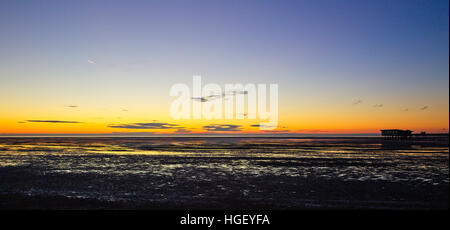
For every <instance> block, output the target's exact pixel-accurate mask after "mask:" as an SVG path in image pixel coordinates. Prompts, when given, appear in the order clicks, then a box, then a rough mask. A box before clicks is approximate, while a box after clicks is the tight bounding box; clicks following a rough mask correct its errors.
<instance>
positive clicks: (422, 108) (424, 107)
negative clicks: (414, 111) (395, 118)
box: [420, 105, 428, 110]
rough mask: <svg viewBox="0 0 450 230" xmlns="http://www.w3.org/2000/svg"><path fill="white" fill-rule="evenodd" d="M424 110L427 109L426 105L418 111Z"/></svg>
mask: <svg viewBox="0 0 450 230" xmlns="http://www.w3.org/2000/svg"><path fill="white" fill-rule="evenodd" d="M426 109H428V106H427V105H426V106H423V107H422V108H420V110H426Z"/></svg>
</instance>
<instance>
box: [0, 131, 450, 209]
mask: <svg viewBox="0 0 450 230" xmlns="http://www.w3.org/2000/svg"><path fill="white" fill-rule="evenodd" d="M448 195H449V149H448V136H447V137H441V138H438V139H427V138H417V139H415V140H410V141H390V140H384V139H383V138H381V137H319V138H318V137H310V138H308V137H301V138H299V137H1V138H0V208H2V209H227V210H228V209H247V210H253V209H275V210H285V209H289V210H292V209H296V210H299V209H300V210H303V209H394V210H397V209H407V210H411V209H412V210H416V209H420V210H423V209H448Z"/></svg>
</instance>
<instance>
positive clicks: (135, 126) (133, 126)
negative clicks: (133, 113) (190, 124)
mask: <svg viewBox="0 0 450 230" xmlns="http://www.w3.org/2000/svg"><path fill="white" fill-rule="evenodd" d="M108 127H109V128H119V129H175V128H182V127H180V126H179V125H177V124H170V123H164V122H150V123H131V124H120V125H109V126H108Z"/></svg>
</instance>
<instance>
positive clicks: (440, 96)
mask: <svg viewBox="0 0 450 230" xmlns="http://www.w3.org/2000/svg"><path fill="white" fill-rule="evenodd" d="M193 75H201V76H202V80H203V82H204V84H207V83H216V84H219V85H221V86H223V85H224V84H226V83H243V84H246V83H253V84H257V83H264V84H271V83H276V84H278V85H279V125H278V128H277V129H276V130H275V131H273V132H277V133H312V134H319V133H378V132H379V130H380V129H383V128H401V129H411V130H414V131H416V132H420V131H427V132H448V127H449V2H448V0H444V1H412V0H408V1H401V0H396V1H382V0H372V1H359V0H358V1H322V0H319V1H214V0H213V1H70V2H69V1H39V2H38V1H4V0H2V1H0V134H44V133H51V134H58V133H64V134H104V133H128V132H130V133H134V132H139V133H142V132H151V133H194V134H195V133H213V132H219V133H220V132H225V133H260V132H262V131H260V130H259V129H258V128H257V127H255V124H259V123H260V120H254V119H244V120H225V119H224V120H206V119H201V120H186V119H185V120H175V119H173V118H172V117H171V116H170V111H169V110H170V105H171V103H172V101H173V100H174V99H175V97H171V96H170V95H169V90H170V88H171V86H172V85H174V84H176V83H184V84H187V85H189V86H190V85H192V76H193Z"/></svg>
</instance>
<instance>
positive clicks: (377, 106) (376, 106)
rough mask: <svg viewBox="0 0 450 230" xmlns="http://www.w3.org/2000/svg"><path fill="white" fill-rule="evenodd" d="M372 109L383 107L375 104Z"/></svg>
mask: <svg viewBox="0 0 450 230" xmlns="http://www.w3.org/2000/svg"><path fill="white" fill-rule="evenodd" d="M373 107H375V108H381V107H383V104H375V105H373Z"/></svg>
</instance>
